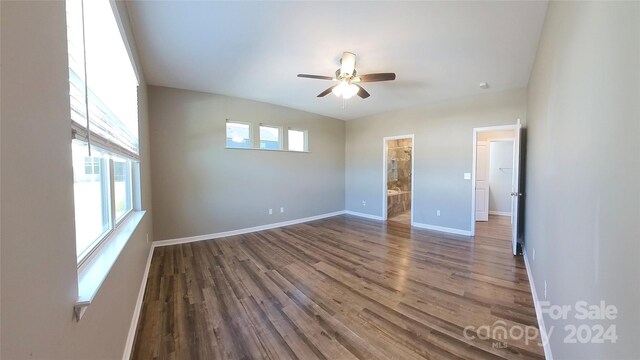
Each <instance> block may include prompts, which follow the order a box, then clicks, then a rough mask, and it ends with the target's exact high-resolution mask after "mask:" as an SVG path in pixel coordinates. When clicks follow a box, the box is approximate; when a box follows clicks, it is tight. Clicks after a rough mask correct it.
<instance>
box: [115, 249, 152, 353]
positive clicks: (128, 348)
mask: <svg viewBox="0 0 640 360" xmlns="http://www.w3.org/2000/svg"><path fill="white" fill-rule="evenodd" d="M152 258H153V246H151V247H150V248H149V256H147V264H146V265H145V268H144V273H143V274H142V283H141V284H140V290H138V299H137V300H136V306H135V307H134V308H133V316H132V317H131V325H129V334H128V335H127V342H126V343H125V345H124V352H123V353H122V360H129V359H131V352H132V351H133V341H134V340H135V338H136V332H137V330H138V322H139V319H140V311H142V301H143V300H144V292H145V291H146V289H147V279H148V278H149V268H150V267H151V259H152Z"/></svg>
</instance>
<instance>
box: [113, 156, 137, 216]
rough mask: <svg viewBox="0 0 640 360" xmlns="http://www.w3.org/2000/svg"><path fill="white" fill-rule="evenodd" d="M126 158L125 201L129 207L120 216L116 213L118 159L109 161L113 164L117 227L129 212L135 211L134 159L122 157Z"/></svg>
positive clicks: (114, 208)
mask: <svg viewBox="0 0 640 360" xmlns="http://www.w3.org/2000/svg"><path fill="white" fill-rule="evenodd" d="M121 158H122V159H123V160H124V163H125V164H126V165H125V169H126V171H125V174H124V175H125V202H126V203H127V205H126V206H127V209H126V210H125V211H124V212H123V213H122V215H120V217H117V216H116V215H117V214H116V211H117V210H116V204H115V202H116V196H115V193H116V188H115V186H116V180H115V176H116V172H115V163H116V161H115V160H113V159H109V162H110V164H111V170H112V172H111V173H112V174H113V175H112V179H113V180H112V182H111V187H112V189H113V193H112V196H111V197H112V199H113V211H112V217H111V218H112V220H114V221H115V226H116V227H117V226H118V225H119V224H120V223H122V222H123V221H124V220H125V219H126V218H127V217H128V216H129V214H131V212H133V202H134V201H133V188H134V186H133V185H134V181H133V169H132V167H133V160H131V159H129V158H126V157H121Z"/></svg>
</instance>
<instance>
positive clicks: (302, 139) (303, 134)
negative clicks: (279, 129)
mask: <svg viewBox="0 0 640 360" xmlns="http://www.w3.org/2000/svg"><path fill="white" fill-rule="evenodd" d="M287 138H288V140H289V151H307V150H308V148H307V131H306V130H295V129H289V130H288V131H287Z"/></svg>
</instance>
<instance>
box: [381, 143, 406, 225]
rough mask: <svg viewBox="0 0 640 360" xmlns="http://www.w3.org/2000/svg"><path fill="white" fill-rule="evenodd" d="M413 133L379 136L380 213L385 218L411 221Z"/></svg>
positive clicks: (404, 222)
mask: <svg viewBox="0 0 640 360" xmlns="http://www.w3.org/2000/svg"><path fill="white" fill-rule="evenodd" d="M413 140H414V136H413V134H411V135H402V136H390V137H385V138H384V139H383V145H384V149H383V153H384V162H383V164H384V169H383V174H384V176H383V194H382V198H383V202H382V204H383V208H382V212H383V216H382V218H383V219H385V220H388V221H394V222H397V223H402V224H406V225H411V224H413V183H414V181H413V169H414V141H413Z"/></svg>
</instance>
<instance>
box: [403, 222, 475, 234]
mask: <svg viewBox="0 0 640 360" xmlns="http://www.w3.org/2000/svg"><path fill="white" fill-rule="evenodd" d="M411 226H413V227H417V228H420V229H427V230H433V231H439V232H444V233H449V234H456V235H463V236H471V231H469V230H460V229H454V228H448V227H444V226H436V225H429V224H423V223H418V222H414V223H412V224H411Z"/></svg>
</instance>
